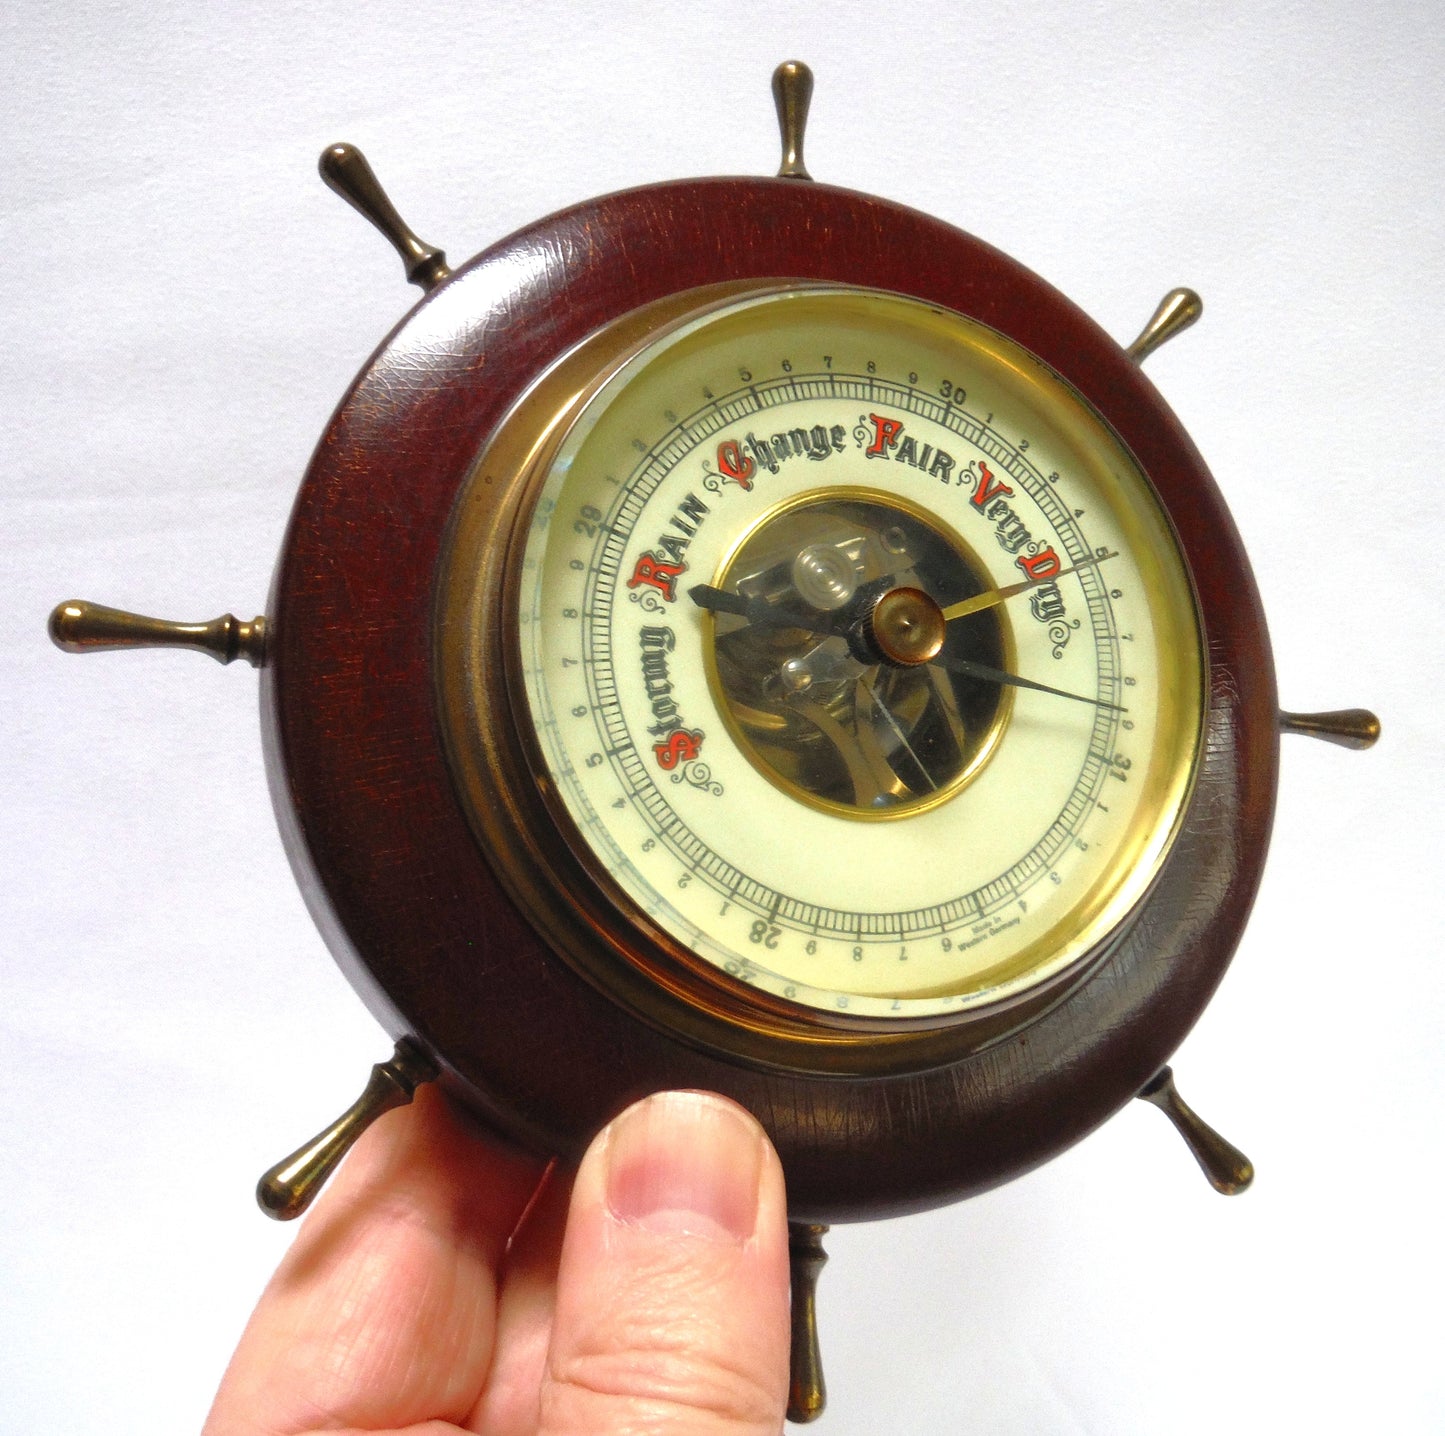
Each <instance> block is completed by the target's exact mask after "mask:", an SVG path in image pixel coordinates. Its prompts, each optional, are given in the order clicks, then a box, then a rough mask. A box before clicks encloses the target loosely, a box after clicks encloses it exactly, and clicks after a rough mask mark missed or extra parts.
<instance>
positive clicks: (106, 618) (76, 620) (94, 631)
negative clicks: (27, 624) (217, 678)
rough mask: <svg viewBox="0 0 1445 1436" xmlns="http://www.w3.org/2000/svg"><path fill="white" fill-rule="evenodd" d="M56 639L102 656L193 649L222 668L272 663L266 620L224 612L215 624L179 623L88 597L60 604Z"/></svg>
mask: <svg viewBox="0 0 1445 1436" xmlns="http://www.w3.org/2000/svg"><path fill="white" fill-rule="evenodd" d="M48 626H49V629H50V637H51V639H52V641H53V642H54V643H55V646H56V647H57V648H63V649H64V650H65V651H66V652H67V653H96V652H99V651H100V650H101V649H105V648H192V649H195V650H196V652H198V653H209V654H210V655H211V657H212V658H214V659H216V660H217V661H218V662H220V663H231V662H234V660H236V659H237V658H244V659H245V660H246V662H247V663H249V664H250V665H251V667H252V668H259V667H260V666H261V665H262V664H263V663H264V662H265V661H266V620H265V619H264V618H253V619H252V620H251V621H250V622H249V623H243V622H242V621H241V620H240V619H239V618H237V617H236V615H235V614H233V613H223V614H222V615H221V616H220V617H219V618H213V619H211V621H210V622H209V623H173V622H171V621H170V620H169V619H165V618H147V617H146V616H145V615H144V614H142V613H127V612H126V611H125V610H124V609H120V608H107V607H106V606H105V605H104V604H103V603H88V602H86V600H85V599H83V598H72V599H68V600H67V601H66V602H65V603H61V604H57V605H56V607H55V609H54V611H53V612H52V613H51V615H50V623H49V625H48Z"/></svg>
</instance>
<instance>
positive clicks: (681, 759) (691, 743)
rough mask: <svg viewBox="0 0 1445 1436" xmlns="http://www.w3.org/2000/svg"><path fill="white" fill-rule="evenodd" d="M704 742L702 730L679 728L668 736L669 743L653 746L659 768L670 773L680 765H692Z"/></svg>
mask: <svg viewBox="0 0 1445 1436" xmlns="http://www.w3.org/2000/svg"><path fill="white" fill-rule="evenodd" d="M702 740H703V733H702V730H701V729H700V728H679V729H678V731H677V732H676V733H672V734H670V735H669V736H668V739H667V742H665V743H654V744H653V745H652V752H653V755H654V756H655V757H656V758H657V766H658V767H659V768H662V769H664V770H665V771H667V772H669V773H670V772H672V770H673V769H674V768H675V767H677V765H678V764H679V763H691V762H692V760H693V759H694V758H696V757H697V755H698V753H699V752H700V751H701V749H702Z"/></svg>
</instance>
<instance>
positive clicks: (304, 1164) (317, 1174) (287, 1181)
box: [256, 1037, 438, 1222]
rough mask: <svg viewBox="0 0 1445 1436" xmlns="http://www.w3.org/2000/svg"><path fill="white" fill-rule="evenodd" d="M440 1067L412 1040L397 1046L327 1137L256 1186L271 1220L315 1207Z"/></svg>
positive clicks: (373, 1071)
mask: <svg viewBox="0 0 1445 1436" xmlns="http://www.w3.org/2000/svg"><path fill="white" fill-rule="evenodd" d="M437 1071H438V1069H437V1065H436V1063H435V1062H433V1061H432V1060H431V1058H430V1057H428V1056H427V1055H426V1053H425V1052H423V1051H422V1050H421V1048H420V1047H418V1046H417V1045H416V1044H415V1043H414V1042H412V1041H411V1040H410V1039H408V1038H405V1037H404V1038H402V1040H401V1041H400V1042H398V1043H397V1044H396V1051H395V1052H393V1053H392V1055H391V1061H389V1062H378V1063H377V1064H376V1066H375V1067H373V1068H372V1069H371V1077H370V1079H369V1080H368V1082H367V1084H366V1090H365V1091H364V1092H362V1094H361V1096H360V1097H358V1098H357V1099H356V1101H355V1102H353V1103H352V1104H351V1106H350V1107H348V1108H347V1109H346V1111H344V1112H343V1113H342V1114H341V1116H339V1117H338V1118H337V1119H336V1120H335V1121H334V1122H333V1123H332V1124H331V1125H330V1126H329V1127H327V1128H326V1130H325V1131H324V1132H319V1133H317V1135H316V1136H315V1137H313V1138H312V1139H311V1140H310V1141H309V1142H307V1143H306V1144H305V1146H303V1147H298V1148H297V1149H296V1150H295V1151H294V1152H292V1153H291V1155H290V1156H289V1157H283V1158H282V1159H281V1161H279V1162H277V1163H276V1165H275V1166H274V1167H272V1168H271V1170H270V1171H269V1172H267V1173H266V1175H265V1176H264V1177H262V1178H261V1180H260V1181H259V1182H257V1183H256V1201H257V1202H258V1203H259V1205H260V1207H261V1210H262V1211H263V1212H265V1213H266V1215H267V1216H268V1217H275V1218H276V1220H277V1221H278V1222H289V1221H291V1220H292V1218H293V1217H299V1216H300V1215H301V1213H302V1212H304V1211H305V1210H306V1208H307V1207H309V1206H310V1205H311V1202H312V1200H313V1198H314V1197H315V1196H316V1194H317V1192H319V1191H320V1190H321V1188H322V1187H323V1186H325V1184H326V1179H327V1178H328V1177H329V1176H330V1175H331V1174H332V1172H334V1171H335V1170H336V1168H337V1167H338V1166H340V1165H341V1159H342V1158H343V1157H344V1156H345V1155H346V1154H347V1152H349V1151H350V1150H351V1147H352V1145H353V1143H355V1141H356V1139H357V1138H358V1137H359V1136H361V1134H362V1133H363V1132H364V1131H366V1129H367V1128H368V1127H369V1126H371V1124H372V1123H373V1122H374V1121H376V1119H377V1118H378V1117H380V1116H381V1115H382V1113H383V1112H390V1111H391V1110H392V1109H393V1108H394V1107H405V1106H406V1104H407V1103H408V1102H410V1101H411V1099H412V1098H413V1097H414V1096H415V1095H416V1089H417V1088H418V1087H420V1086H421V1085H422V1083H423V1082H430V1081H431V1080H432V1079H433V1078H435V1077H436V1075H437Z"/></svg>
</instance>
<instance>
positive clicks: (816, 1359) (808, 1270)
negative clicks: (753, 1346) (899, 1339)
mask: <svg viewBox="0 0 1445 1436" xmlns="http://www.w3.org/2000/svg"><path fill="white" fill-rule="evenodd" d="M827 1235H828V1228H827V1227H824V1226H812V1225H809V1224H808V1223H806V1222H789V1223H788V1260H789V1274H790V1277H791V1285H792V1292H793V1314H792V1349H791V1351H790V1353H789V1362H788V1420H789V1421H794V1422H797V1423H798V1424H799V1425H806V1424H807V1423H808V1422H809V1421H816V1420H817V1419H818V1417H820V1416H821V1415H822V1414H823V1408H824V1407H825V1406H826V1405H827V1404H828V1387H827V1383H826V1382H824V1380H823V1352H822V1348H821V1346H820V1345H819V1343H818V1273H819V1272H821V1271H822V1270H823V1266H824V1264H825V1263H826V1262H827V1260H828V1253H827V1252H825V1251H824V1250H823V1238H824V1237H825V1236H827Z"/></svg>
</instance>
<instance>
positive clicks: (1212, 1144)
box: [1139, 1067, 1254, 1197]
mask: <svg viewBox="0 0 1445 1436" xmlns="http://www.w3.org/2000/svg"><path fill="white" fill-rule="evenodd" d="M1139 1096H1140V1098H1141V1100H1143V1101H1145V1102H1152V1103H1153V1104H1154V1106H1156V1107H1157V1108H1158V1109H1159V1110H1160V1111H1161V1112H1162V1113H1163V1114H1164V1115H1165V1116H1166V1117H1168V1118H1169V1120H1170V1121H1171V1122H1173V1123H1174V1127H1175V1130H1176V1131H1177V1132H1178V1133H1179V1135H1180V1136H1181V1137H1183V1138H1184V1141H1185V1144H1186V1145H1187V1146H1188V1148H1189V1150H1190V1151H1191V1152H1193V1153H1194V1160H1195V1161H1196V1162H1198V1163H1199V1166H1200V1169H1201V1170H1202V1171H1203V1173H1204V1175H1205V1176H1206V1177H1208V1178H1209V1185H1210V1186H1211V1187H1213V1188H1214V1190H1215V1191H1216V1192H1222V1193H1223V1194H1224V1195H1225V1196H1226V1197H1237V1196H1238V1195H1239V1194H1240V1193H1241V1192H1243V1191H1245V1190H1247V1188H1248V1187H1249V1184H1250V1183H1251V1182H1252V1181H1253V1180H1254V1163H1253V1162H1251V1161H1250V1160H1249V1158H1248V1157H1246V1156H1245V1155H1244V1153H1243V1152H1241V1151H1240V1150H1239V1148H1238V1147H1236V1146H1233V1145H1232V1144H1231V1143H1229V1142H1226V1141H1225V1140H1224V1138H1223V1137H1221V1136H1220V1135H1219V1133H1218V1132H1216V1131H1215V1130H1214V1128H1213V1127H1211V1126H1210V1125H1209V1123H1207V1122H1206V1121H1204V1120H1203V1119H1202V1118H1201V1117H1200V1116H1199V1114H1198V1113H1197V1112H1195V1111H1194V1109H1193V1108H1192V1107H1191V1106H1190V1105H1189V1104H1188V1103H1187V1102H1186V1101H1185V1100H1184V1098H1182V1097H1181V1096H1180V1095H1179V1089H1178V1088H1177V1087H1176V1086H1175V1085H1174V1072H1173V1069H1172V1068H1169V1067H1161V1068H1160V1069H1159V1071H1158V1072H1157V1073H1156V1074H1155V1075H1154V1076H1153V1077H1151V1078H1150V1079H1149V1081H1148V1082H1146V1083H1145V1084H1144V1086H1143V1088H1142V1089H1141V1090H1140V1092H1139Z"/></svg>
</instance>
